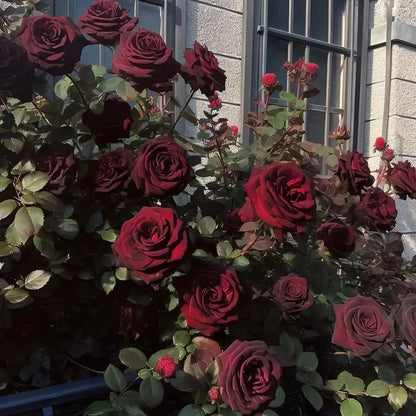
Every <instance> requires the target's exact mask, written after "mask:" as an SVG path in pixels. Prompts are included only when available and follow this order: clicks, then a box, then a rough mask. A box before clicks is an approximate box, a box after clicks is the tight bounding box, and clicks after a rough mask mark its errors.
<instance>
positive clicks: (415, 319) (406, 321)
mask: <svg viewBox="0 0 416 416" xmlns="http://www.w3.org/2000/svg"><path fill="white" fill-rule="evenodd" d="M395 320H396V327H397V332H398V335H399V336H400V337H401V338H403V339H404V340H406V341H407V342H408V343H409V344H410V345H412V346H413V347H415V348H416V295H415V294H413V293H411V294H408V295H406V296H405V297H404V298H403V299H402V301H401V303H400V308H399V310H398V311H397V312H396V315H395Z"/></svg>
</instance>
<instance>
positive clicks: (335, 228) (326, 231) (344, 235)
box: [316, 222, 356, 258]
mask: <svg viewBox="0 0 416 416" xmlns="http://www.w3.org/2000/svg"><path fill="white" fill-rule="evenodd" d="M316 236H317V237H318V238H319V239H320V240H322V241H323V242H324V244H325V247H326V248H327V249H328V251H329V252H330V253H331V255H332V257H336V258H344V257H348V256H349V255H350V254H351V253H352V252H353V251H354V249H355V239H356V235H355V229H354V228H352V227H350V226H348V225H344V224H339V223H337V222H326V223H325V224H322V225H321V226H320V227H319V228H318V229H317V231H316Z"/></svg>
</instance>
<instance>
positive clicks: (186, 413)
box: [178, 404, 205, 416]
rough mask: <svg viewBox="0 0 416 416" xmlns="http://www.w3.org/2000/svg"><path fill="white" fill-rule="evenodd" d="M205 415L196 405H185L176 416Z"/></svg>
mask: <svg viewBox="0 0 416 416" xmlns="http://www.w3.org/2000/svg"><path fill="white" fill-rule="evenodd" d="M204 415H205V413H204V411H203V410H202V409H201V407H200V406H197V405H196V404H187V405H186V406H185V407H184V408H183V409H182V410H181V411H180V412H179V414H178V416H204Z"/></svg>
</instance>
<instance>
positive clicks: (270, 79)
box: [261, 72, 277, 89]
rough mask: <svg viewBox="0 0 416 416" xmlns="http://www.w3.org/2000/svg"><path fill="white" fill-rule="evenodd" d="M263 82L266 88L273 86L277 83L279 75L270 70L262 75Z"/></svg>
mask: <svg viewBox="0 0 416 416" xmlns="http://www.w3.org/2000/svg"><path fill="white" fill-rule="evenodd" d="M261 83H262V85H263V87H264V88H266V89H267V88H272V87H274V86H275V85H276V84H277V77H276V74H273V73H272V72H268V73H267V74H264V75H263V76H262V77H261Z"/></svg>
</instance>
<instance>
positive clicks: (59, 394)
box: [0, 377, 108, 416]
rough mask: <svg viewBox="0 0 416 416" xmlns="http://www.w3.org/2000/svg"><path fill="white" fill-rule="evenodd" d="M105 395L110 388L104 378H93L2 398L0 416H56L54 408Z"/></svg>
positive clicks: (0, 400)
mask: <svg viewBox="0 0 416 416" xmlns="http://www.w3.org/2000/svg"><path fill="white" fill-rule="evenodd" d="M105 393H108V387H107V386H106V384H105V381H104V377H92V378H88V379H85V380H80V381H73V382H70V383H65V384H59V385H57V386H51V387H45V388H42V389H36V390H31V391H26V392H23V393H19V394H10V395H8V396H0V415H1V416H11V415H16V416H20V415H22V416H35V415H36V416H38V415H39V416H54V415H55V414H56V413H55V409H54V408H55V407H56V406H58V405H62V404H65V403H71V402H77V401H80V400H83V399H84V400H85V399H88V398H89V397H94V396H97V397H98V396H99V395H105ZM91 401H93V399H91ZM80 414H82V412H81V413H80ZM71 416H73V414H71Z"/></svg>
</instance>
